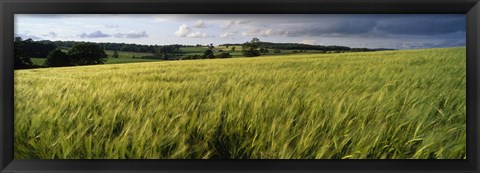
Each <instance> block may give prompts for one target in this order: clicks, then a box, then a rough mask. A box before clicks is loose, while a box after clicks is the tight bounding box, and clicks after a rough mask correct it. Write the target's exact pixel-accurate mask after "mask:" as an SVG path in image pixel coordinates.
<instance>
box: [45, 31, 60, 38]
mask: <svg viewBox="0 0 480 173" xmlns="http://www.w3.org/2000/svg"><path fill="white" fill-rule="evenodd" d="M43 36H44V37H50V38H56V37H57V36H58V35H57V33H56V32H49V33H48V34H43Z"/></svg>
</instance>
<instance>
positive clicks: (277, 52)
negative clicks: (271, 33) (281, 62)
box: [273, 49, 282, 54]
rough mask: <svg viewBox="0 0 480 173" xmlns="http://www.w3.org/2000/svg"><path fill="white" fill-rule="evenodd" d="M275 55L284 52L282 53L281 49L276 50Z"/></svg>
mask: <svg viewBox="0 0 480 173" xmlns="http://www.w3.org/2000/svg"><path fill="white" fill-rule="evenodd" d="M273 53H275V54H281V53H282V52H281V51H280V49H275V50H273Z"/></svg>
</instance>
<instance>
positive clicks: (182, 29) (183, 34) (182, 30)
mask: <svg viewBox="0 0 480 173" xmlns="http://www.w3.org/2000/svg"><path fill="white" fill-rule="evenodd" d="M191 31H192V28H190V27H188V26H187V25H185V24H183V25H182V26H180V27H179V28H178V30H177V31H175V35H176V36H179V37H186V36H187V35H188V34H189V33H190V32H191Z"/></svg>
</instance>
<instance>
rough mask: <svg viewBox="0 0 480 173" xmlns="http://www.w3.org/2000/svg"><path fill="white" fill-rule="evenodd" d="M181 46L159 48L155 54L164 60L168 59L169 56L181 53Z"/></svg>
mask: <svg viewBox="0 0 480 173" xmlns="http://www.w3.org/2000/svg"><path fill="white" fill-rule="evenodd" d="M180 47H181V45H177V44H174V45H166V46H162V47H158V48H157V50H156V52H155V54H157V55H159V56H162V57H163V58H164V59H168V56H169V55H172V54H175V53H180Z"/></svg>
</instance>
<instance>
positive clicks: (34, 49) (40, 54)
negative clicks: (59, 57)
mask: <svg viewBox="0 0 480 173" xmlns="http://www.w3.org/2000/svg"><path fill="white" fill-rule="evenodd" d="M14 42H16V43H17V45H16V46H17V47H18V48H19V49H22V50H23V53H24V54H25V56H28V57H31V58H45V57H47V55H48V53H49V52H51V51H52V50H54V49H55V48H57V47H56V46H55V45H54V44H52V43H42V42H36V41H33V40H32V39H27V40H23V39H22V38H21V37H15V41H14Z"/></svg>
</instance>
